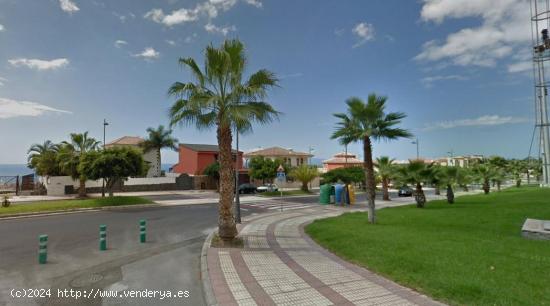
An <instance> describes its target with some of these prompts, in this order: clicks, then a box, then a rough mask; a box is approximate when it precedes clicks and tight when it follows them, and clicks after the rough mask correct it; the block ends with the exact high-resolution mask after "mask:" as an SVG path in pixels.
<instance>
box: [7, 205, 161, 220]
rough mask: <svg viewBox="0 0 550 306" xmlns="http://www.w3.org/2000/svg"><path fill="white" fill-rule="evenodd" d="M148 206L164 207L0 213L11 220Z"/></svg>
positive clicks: (111, 207)
mask: <svg viewBox="0 0 550 306" xmlns="http://www.w3.org/2000/svg"><path fill="white" fill-rule="evenodd" d="M148 207H151V208H152V207H163V205H161V204H155V203H152V204H137V205H120V206H105V207H90V208H74V209H66V210H59V211H45V212H29V213H18V214H10V215H0V221H1V220H11V219H23V218H32V217H46V216H55V215H68V214H78V213H85V212H97V211H103V210H116V209H130V208H148Z"/></svg>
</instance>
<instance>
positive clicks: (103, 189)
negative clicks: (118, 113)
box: [101, 119, 109, 198]
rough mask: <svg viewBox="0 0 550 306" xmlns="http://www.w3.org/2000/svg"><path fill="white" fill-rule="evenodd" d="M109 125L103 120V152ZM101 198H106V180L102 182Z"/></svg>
mask: <svg viewBox="0 0 550 306" xmlns="http://www.w3.org/2000/svg"><path fill="white" fill-rule="evenodd" d="M108 125H109V122H107V119H103V150H105V130H106V129H107V126H108ZM101 197H103V198H104V197H105V179H102V181H101Z"/></svg>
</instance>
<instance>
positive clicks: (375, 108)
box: [331, 93, 412, 223]
mask: <svg viewBox="0 0 550 306" xmlns="http://www.w3.org/2000/svg"><path fill="white" fill-rule="evenodd" d="M386 101H387V97H383V96H377V95H376V94H374V93H373V94H370V95H369V97H368V101H367V103H365V102H363V101H362V100H361V99H359V98H350V99H348V100H347V101H346V104H347V106H348V111H347V114H346V113H338V114H334V116H335V117H336V118H338V119H340V122H338V123H337V127H336V130H335V131H334V133H333V134H332V137H331V138H332V139H339V140H340V143H342V144H344V145H345V144H349V143H352V142H362V143H363V156H364V161H365V164H364V166H365V179H366V186H367V195H368V204H369V205H368V206H369V207H368V211H369V222H370V223H375V222H376V217H375V204H374V197H375V196H376V183H375V179H374V163H373V161H372V142H373V141H379V140H382V139H384V140H394V139H399V138H401V137H411V136H412V135H411V134H410V133H409V132H408V131H407V130H404V129H401V128H397V127H395V126H396V125H397V124H399V123H401V119H403V118H405V117H406V115H405V114H404V113H400V112H395V113H385V108H386Z"/></svg>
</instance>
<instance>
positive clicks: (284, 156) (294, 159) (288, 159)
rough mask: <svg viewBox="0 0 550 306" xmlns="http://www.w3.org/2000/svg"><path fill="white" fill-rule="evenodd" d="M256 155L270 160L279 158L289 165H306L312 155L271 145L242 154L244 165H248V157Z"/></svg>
mask: <svg viewBox="0 0 550 306" xmlns="http://www.w3.org/2000/svg"><path fill="white" fill-rule="evenodd" d="M256 156H263V157H264V158H270V159H272V160H275V159H281V160H282V161H283V162H284V163H285V164H287V165H289V166H291V167H296V166H300V165H307V164H309V159H310V158H312V157H313V155H312V154H309V153H305V152H298V151H294V150H292V149H283V148H281V147H271V148H267V149H259V150H255V151H251V152H248V153H245V154H244V155H243V157H244V164H245V167H248V163H249V162H250V159H252V158H253V157H256Z"/></svg>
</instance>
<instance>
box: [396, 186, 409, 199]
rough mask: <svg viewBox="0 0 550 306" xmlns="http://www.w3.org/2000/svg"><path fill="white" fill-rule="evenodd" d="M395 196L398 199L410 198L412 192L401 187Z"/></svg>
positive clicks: (406, 187)
mask: <svg viewBox="0 0 550 306" xmlns="http://www.w3.org/2000/svg"><path fill="white" fill-rule="evenodd" d="M397 195H398V196H400V197H412V195H413V190H412V188H411V187H409V186H402V187H401V188H399V191H398V192H397Z"/></svg>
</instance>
